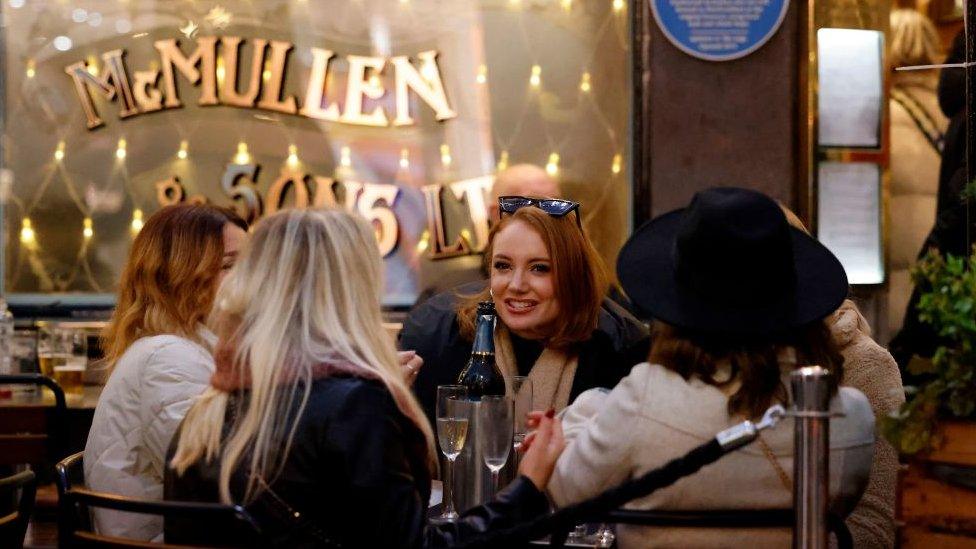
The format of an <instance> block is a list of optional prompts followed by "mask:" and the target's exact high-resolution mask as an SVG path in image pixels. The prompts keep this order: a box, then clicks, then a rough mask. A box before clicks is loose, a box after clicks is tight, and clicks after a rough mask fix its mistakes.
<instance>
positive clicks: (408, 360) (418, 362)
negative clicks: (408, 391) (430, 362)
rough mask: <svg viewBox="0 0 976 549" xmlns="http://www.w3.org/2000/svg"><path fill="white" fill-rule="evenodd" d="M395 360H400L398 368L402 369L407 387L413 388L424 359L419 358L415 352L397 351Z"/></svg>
mask: <svg viewBox="0 0 976 549" xmlns="http://www.w3.org/2000/svg"><path fill="white" fill-rule="evenodd" d="M397 358H399V359H400V367H401V368H403V379H404V380H405V381H406V382H407V385H409V386H411V387H412V386H413V382H414V381H416V380H417V374H419V373H420V367H421V366H423V365H424V359H422V358H420V355H418V354H417V351H397Z"/></svg>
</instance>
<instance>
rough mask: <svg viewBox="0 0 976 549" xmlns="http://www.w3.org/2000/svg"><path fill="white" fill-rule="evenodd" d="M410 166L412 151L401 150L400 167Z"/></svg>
mask: <svg viewBox="0 0 976 549" xmlns="http://www.w3.org/2000/svg"><path fill="white" fill-rule="evenodd" d="M409 167H410V151H408V150H407V149H401V150H400V168H402V169H404V170H405V169H407V168H409Z"/></svg>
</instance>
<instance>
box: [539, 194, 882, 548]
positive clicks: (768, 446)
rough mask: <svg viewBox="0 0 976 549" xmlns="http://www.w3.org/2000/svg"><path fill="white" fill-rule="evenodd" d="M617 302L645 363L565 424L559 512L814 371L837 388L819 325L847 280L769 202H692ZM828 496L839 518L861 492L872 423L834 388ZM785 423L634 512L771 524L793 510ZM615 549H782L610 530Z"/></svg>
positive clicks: (659, 226) (659, 233) (752, 413)
mask: <svg viewBox="0 0 976 549" xmlns="http://www.w3.org/2000/svg"><path fill="white" fill-rule="evenodd" d="M617 271H618V275H619V276H620V280H621V283H622V285H623V288H624V290H625V291H626V292H627V293H628V295H629V297H630V298H631V299H632V300H633V302H634V303H635V304H636V305H637V306H638V307H640V308H641V309H643V310H644V312H646V313H648V314H649V315H650V316H652V317H653V318H655V319H657V320H656V323H655V328H654V329H655V337H653V338H652V348H651V352H650V357H649V360H648V362H646V363H642V364H639V365H637V366H635V367H634V368H633V370H632V371H631V373H630V375H629V376H628V377H626V378H625V379H624V380H623V381H621V382H620V384H619V385H617V387H616V388H615V389H614V390H613V391H612V392H610V393H605V392H599V391H588V392H585V393H583V394H582V395H580V397H579V399H577V400H576V402H574V403H573V405H572V406H570V407H569V408H568V409H567V410H566V414H565V417H564V427H565V429H566V436H567V439H569V440H570V443H569V446H568V447H567V449H566V451H565V453H564V454H563V455H562V457H561V458H560V459H559V462H558V464H557V468H556V472H555V474H554V476H553V478H552V480H551V482H550V484H549V491H550V493H551V495H552V497H553V499H554V501H555V502H556V503H557V504H559V505H567V504H570V503H574V502H577V501H580V500H582V499H585V498H587V497H590V496H593V495H595V494H597V493H599V492H601V491H603V490H604V489H605V488H606V487H608V486H613V485H616V484H618V483H620V482H623V481H625V480H627V479H630V478H633V477H636V476H639V475H641V474H643V473H645V472H647V471H649V470H651V469H653V468H656V467H658V466H661V465H663V464H664V463H666V462H667V461H669V460H670V459H673V458H676V457H680V456H681V455H683V454H684V453H685V452H687V451H688V450H690V449H692V448H694V447H695V446H698V445H699V444H701V443H703V442H706V441H707V440H708V439H710V438H712V437H713V436H714V435H715V433H717V432H719V431H722V430H724V429H726V428H728V427H730V426H732V425H733V424H735V423H738V422H740V421H742V419H743V418H758V417H759V416H761V415H762V413H763V412H764V411H765V410H766V408H767V407H768V406H770V405H772V404H775V403H786V402H787V401H788V400H789V394H788V391H787V386H788V384H787V383H784V380H786V379H787V377H788V376H789V374H790V372H791V371H792V370H793V369H795V368H796V367H799V366H805V365H811V364H817V365H820V366H824V367H826V368H828V369H830V370H831V371H832V372H833V373H834V374H835V379H840V378H841V377H842V375H843V359H842V358H841V357H840V356H839V354H838V353H837V350H836V348H835V347H834V345H833V343H832V341H831V338H830V333H829V331H828V329H827V327H826V325H825V324H824V323H823V322H822V320H823V319H824V318H825V317H826V316H827V315H829V314H831V313H832V312H833V311H835V310H836V309H837V308H838V306H839V305H840V304H841V303H842V302H843V300H844V298H845V296H846V295H847V277H846V275H845V274H844V270H843V268H842V267H841V265H840V263H839V262H838V261H837V259H836V258H835V257H834V256H833V255H832V254H831V253H830V252H829V251H828V250H827V249H826V248H825V247H823V246H822V245H821V244H820V243H819V242H817V241H816V240H814V239H813V238H811V237H810V236H808V235H806V234H804V233H803V232H802V231H800V230H797V229H794V228H792V227H790V226H789V224H788V223H787V221H786V218H785V216H784V215H783V212H782V210H780V208H779V206H778V205H777V204H776V202H774V201H773V200H771V199H770V198H768V197H766V196H765V195H763V194H761V193H758V192H755V191H750V190H745V189H735V188H718V189H710V190H707V191H703V192H700V193H698V194H697V195H696V196H695V198H694V199H693V200H692V202H691V205H690V206H689V207H687V208H685V209H682V210H678V211H675V212H671V213H669V214H665V215H663V216H660V217H658V218H656V219H654V220H652V221H651V222H649V223H647V224H646V225H644V226H643V227H641V228H640V229H639V230H638V231H636V233H635V234H634V235H633V236H632V237H631V238H630V240H629V241H628V242H627V244H625V245H624V248H623V250H622V251H621V254H620V258H619V261H618V265H617ZM835 392H836V394H835V398H834V399H833V400H832V403H831V409H832V410H833V411H836V412H839V413H843V414H844V416H843V417H839V418H836V419H834V420H833V421H832V422H831V435H830V442H831V467H830V474H831V478H830V483H831V494H832V496H834V504H835V505H834V511H835V512H839V513H841V514H846V513H847V512H849V511H850V509H851V508H853V506H854V505H855V504H856V503H857V501H858V499H859V498H860V495H861V492H862V491H863V489H864V485H865V483H866V482H867V478H868V473H869V471H870V466H871V458H872V454H873V445H874V416H873V414H872V412H871V408H870V405H869V404H868V402H867V399H866V398H865V397H864V395H862V394H861V393H859V392H857V391H856V390H853V389H849V388H846V387H845V388H835ZM792 453H793V427H792V425H791V424H790V422H789V421H785V422H783V423H781V424H780V425H779V426H778V427H777V428H775V429H773V430H770V431H766V432H765V433H763V435H762V437H761V438H760V439H759V440H758V441H757V443H756V444H753V445H751V446H748V447H745V448H742V449H740V450H738V451H736V452H734V453H733V454H731V455H729V456H726V457H724V458H723V459H722V460H720V461H719V462H717V463H715V464H713V465H711V466H709V467H706V468H705V469H703V470H701V471H700V472H698V473H697V474H695V475H693V476H691V477H688V478H685V479H682V480H681V481H679V482H678V483H676V484H674V485H673V486H671V487H669V488H667V489H664V490H659V491H658V492H655V493H654V494H652V495H650V496H648V497H646V498H642V499H639V500H635V501H634V502H632V504H631V506H633V507H635V508H645V509H651V508H655V509H686V510H689V509H715V510H719V509H774V508H789V507H790V506H791V505H792V478H791V477H792V471H793V458H792ZM619 536H620V538H619V539H620V542H621V547H634V546H648V545H653V546H655V547H667V546H680V547H692V546H694V547H708V546H723V547H731V546H738V545H742V544H745V543H749V544H750V545H754V546H755V545H758V546H767V545H770V546H782V545H788V543H789V541H788V540H789V532H788V531H786V530H746V529H736V530H715V529H709V530H707V531H705V530H701V531H695V530H689V529H660V528H655V529H653V530H652V529H646V528H621V531H620V532H619Z"/></svg>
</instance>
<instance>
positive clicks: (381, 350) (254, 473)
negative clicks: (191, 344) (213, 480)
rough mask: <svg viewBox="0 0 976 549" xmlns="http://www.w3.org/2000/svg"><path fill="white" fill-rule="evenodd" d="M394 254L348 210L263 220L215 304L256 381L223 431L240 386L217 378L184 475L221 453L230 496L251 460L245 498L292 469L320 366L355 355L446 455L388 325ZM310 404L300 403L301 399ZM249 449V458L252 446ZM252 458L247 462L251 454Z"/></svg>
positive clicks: (430, 449) (225, 335)
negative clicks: (223, 384) (387, 254)
mask: <svg viewBox="0 0 976 549" xmlns="http://www.w3.org/2000/svg"><path fill="white" fill-rule="evenodd" d="M382 274H383V270H382V263H381V260H380V256H379V253H378V252H377V250H376V241H375V236H374V235H373V231H372V230H371V229H370V227H369V226H368V225H367V224H366V223H365V221H363V220H361V219H359V218H357V217H354V216H353V215H352V214H349V213H346V212H344V211H340V210H334V209H326V210H286V211H282V212H279V213H277V214H275V215H272V216H270V217H268V218H265V219H264V220H262V221H261V222H259V223H258V224H257V226H256V228H255V230H254V234H253V236H252V237H251V239H250V242H249V243H248V244H247V246H246V247H245V250H244V251H243V254H242V256H241V258H240V259H239V260H238V262H237V264H236V265H235V267H234V269H233V270H232V271H231V273H230V274H229V275H228V276H227V278H226V279H225V280H224V283H223V284H222V285H221V288H220V291H219V292H218V294H217V298H216V301H215V306H214V316H215V323H216V325H218V326H220V327H221V328H219V331H220V332H221V340H222V341H233V342H234V345H233V361H234V365H235V366H236V367H237V369H238V371H239V372H240V376H241V378H242V379H249V380H250V391H249V395H248V397H247V398H246V399H243V401H242V405H241V408H239V409H237V412H238V413H237V414H236V417H235V419H234V423H233V424H232V425H230V426H229V427H230V430H229V434H228V436H227V437H226V439H222V432H223V427H224V419H225V413H226V412H227V405H228V401H229V397H230V395H229V394H228V393H226V392H223V391H220V390H217V389H215V388H213V387H210V388H208V389H207V390H206V391H205V392H204V393H203V395H202V396H201V397H200V399H199V400H198V401H197V402H196V403H195V404H194V405H193V407H192V408H191V409H190V411H189V413H188V414H187V416H186V419H185V421H184V423H183V427H182V430H181V433H180V436H179V442H178V444H177V448H176V454H175V455H174V457H173V459H172V462H171V466H172V467H173V468H174V469H175V470H176V472H177V473H178V474H183V472H184V471H186V469H187V468H188V467H189V466H190V465H192V464H193V463H195V462H196V461H198V460H200V459H206V460H208V461H209V460H212V459H214V458H216V457H218V456H219V458H220V474H219V477H218V486H219V490H220V498H221V500H222V501H223V502H225V503H230V502H231V501H232V499H231V494H230V478H231V475H232V473H233V472H234V471H235V470H236V469H237V468H238V467H240V466H243V467H246V471H247V487H246V491H245V494H244V502H250V501H253V499H254V497H256V496H257V495H258V494H259V493H260V486H259V484H260V482H261V481H264V482H267V483H269V484H270V483H271V482H273V479H274V478H275V477H276V476H277V474H278V472H280V470H281V467H282V466H283V465H284V463H285V461H286V459H287V456H288V453H289V451H290V449H291V445H292V441H293V439H294V436H295V432H296V429H297V427H298V422H299V419H300V418H301V416H302V413H303V411H304V409H305V405H306V403H307V401H308V398H309V393H310V391H311V381H312V367H313V366H314V365H317V364H322V363H345V364H349V365H351V366H352V367H354V368H358V369H361V370H362V371H363V372H365V373H367V374H371V375H372V377H376V378H379V379H380V380H381V381H382V382H383V384H384V385H385V386H386V388H387V389H388V390H389V391H390V393H391V394H392V396H393V398H394V400H395V401H396V404H397V406H398V408H399V409H400V411H401V412H402V413H403V414H404V415H405V416H406V417H407V418H409V419H410V420H412V421H413V422H414V423H415V424H416V426H417V428H418V429H419V430H420V432H421V433H423V436H424V438H425V441H426V447H427V448H426V452H427V455H426V456H425V457H426V459H427V461H428V463H434V462H433V459H434V456H435V455H436V454H435V453H434V446H433V434H432V432H431V428H430V425H429V424H428V423H427V420H426V418H425V416H424V414H423V411H422V410H421V408H420V405H419V403H418V402H417V400H416V399H415V398H414V397H413V394H412V393H411V391H410V389H409V388H408V387H407V385H406V382H405V381H404V379H403V376H402V373H401V371H400V367H399V364H398V361H397V356H396V350H395V348H394V346H393V341H392V340H391V339H390V338H389V336H388V335H387V334H386V332H385V331H384V330H383V326H382V316H381V312H380V290H381V288H382ZM296 402H297V403H298V408H297V413H295V412H294V411H295V407H294V406H295V404H296ZM246 456H249V457H246ZM245 460H246V461H247V462H246V463H244V461H245Z"/></svg>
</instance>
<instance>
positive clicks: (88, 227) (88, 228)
mask: <svg viewBox="0 0 976 549" xmlns="http://www.w3.org/2000/svg"><path fill="white" fill-rule="evenodd" d="M82 225H84V227H85V228H84V229H82V230H81V234H82V235H83V236H84V237H85V240H88V239H90V238H91V237H92V236H94V235H95V231H94V230H93V229H92V220H91V218H90V217H86V218H85V219H84V221H82Z"/></svg>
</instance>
